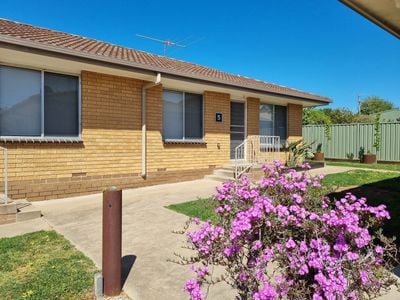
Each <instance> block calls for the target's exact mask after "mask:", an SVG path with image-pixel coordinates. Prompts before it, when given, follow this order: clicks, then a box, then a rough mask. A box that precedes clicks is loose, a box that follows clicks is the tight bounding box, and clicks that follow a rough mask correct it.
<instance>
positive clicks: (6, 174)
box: [0, 146, 8, 204]
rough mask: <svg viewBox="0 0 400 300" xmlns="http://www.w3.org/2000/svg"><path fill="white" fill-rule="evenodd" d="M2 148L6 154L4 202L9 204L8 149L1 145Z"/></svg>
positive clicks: (4, 154)
mask: <svg viewBox="0 0 400 300" xmlns="http://www.w3.org/2000/svg"><path fill="white" fill-rule="evenodd" d="M0 149H1V150H3V156H4V170H3V171H4V197H5V199H4V203H5V204H8V149H7V148H4V147H1V146H0Z"/></svg>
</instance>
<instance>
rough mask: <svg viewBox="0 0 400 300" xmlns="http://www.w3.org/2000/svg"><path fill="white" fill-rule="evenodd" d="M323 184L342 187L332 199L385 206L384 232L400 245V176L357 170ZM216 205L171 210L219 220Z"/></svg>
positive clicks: (207, 201)
mask: <svg viewBox="0 0 400 300" xmlns="http://www.w3.org/2000/svg"><path fill="white" fill-rule="evenodd" d="M323 184H324V185H328V186H333V187H336V188H339V190H340V191H339V192H335V193H332V194H330V195H329V196H330V197H332V198H339V197H341V196H343V195H344V194H345V193H346V192H352V193H353V194H354V195H356V196H358V197H366V198H367V200H368V203H369V204H370V205H379V204H385V205H386V206H387V207H388V210H389V212H390V215H391V219H390V220H389V221H386V222H385V225H384V227H383V228H384V232H385V234H386V235H388V236H396V237H397V243H398V244H400V230H399V228H400V174H398V173H385V172H377V171H365V170H354V171H347V172H343V173H336V174H330V175H327V176H326V177H325V178H324V180H323ZM215 205H216V203H215V202H213V201H211V199H199V200H194V201H190V202H185V203H180V204H173V205H170V206H168V207H167V208H169V209H172V210H174V211H176V212H179V213H182V214H185V215H187V216H190V217H198V218H200V219H201V220H207V219H211V220H212V221H216V220H217V216H216V214H215V213H214V207H215Z"/></svg>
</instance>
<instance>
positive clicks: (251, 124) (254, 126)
mask: <svg viewBox="0 0 400 300" xmlns="http://www.w3.org/2000/svg"><path fill="white" fill-rule="evenodd" d="M259 134H260V99H258V98H251V97H249V98H247V135H248V136H250V135H259Z"/></svg>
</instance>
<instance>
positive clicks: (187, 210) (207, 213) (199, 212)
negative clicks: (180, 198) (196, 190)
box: [167, 198, 217, 222]
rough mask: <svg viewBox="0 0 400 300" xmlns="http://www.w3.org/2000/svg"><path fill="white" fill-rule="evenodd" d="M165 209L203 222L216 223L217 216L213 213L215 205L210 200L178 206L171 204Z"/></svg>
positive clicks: (200, 200)
mask: <svg viewBox="0 0 400 300" xmlns="http://www.w3.org/2000/svg"><path fill="white" fill-rule="evenodd" d="M167 208H169V209H171V210H174V211H176V212H178V213H181V214H184V215H186V216H189V217H196V218H199V219H200V220H203V221H206V220H211V221H212V222H216V221H217V214H216V213H215V212H214V208H216V203H215V202H213V201H211V199H210V198H205V199H197V200H193V201H189V202H184V203H179V204H171V205H168V206H167Z"/></svg>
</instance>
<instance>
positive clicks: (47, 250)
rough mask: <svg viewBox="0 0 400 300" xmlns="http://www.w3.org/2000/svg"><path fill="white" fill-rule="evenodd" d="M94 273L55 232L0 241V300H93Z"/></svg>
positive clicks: (77, 252)
mask: <svg viewBox="0 0 400 300" xmlns="http://www.w3.org/2000/svg"><path fill="white" fill-rule="evenodd" d="M95 271H96V267H95V265H94V263H93V262H92V261H91V260H90V259H89V258H87V257H86V256H84V255H83V254H82V253H81V252H80V251H78V250H77V249H76V248H75V247H74V246H72V245H71V243H70V242H69V241H67V240H66V239H65V238H64V237H63V236H61V235H59V234H58V233H56V232H55V231H38V232H34V233H28V234H25V235H20V236H16V237H12V238H2V239H0V299H4V300H7V299H10V300H11V299H93V274H94V272H95Z"/></svg>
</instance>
